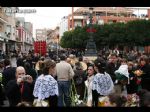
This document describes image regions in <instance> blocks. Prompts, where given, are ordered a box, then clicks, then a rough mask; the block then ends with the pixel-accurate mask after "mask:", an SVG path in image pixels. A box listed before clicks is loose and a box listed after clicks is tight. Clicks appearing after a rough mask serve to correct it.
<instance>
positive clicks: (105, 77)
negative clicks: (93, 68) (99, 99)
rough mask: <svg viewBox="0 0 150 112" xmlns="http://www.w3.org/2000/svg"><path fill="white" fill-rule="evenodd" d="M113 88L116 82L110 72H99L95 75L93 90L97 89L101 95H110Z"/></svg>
mask: <svg viewBox="0 0 150 112" xmlns="http://www.w3.org/2000/svg"><path fill="white" fill-rule="evenodd" d="M113 88H114V84H113V81H112V79H111V77H110V75H109V74H108V73H106V72H105V73H104V74H100V73H97V74H96V75H95V76H94V79H93V85H92V90H96V91H97V92H98V93H99V94H100V95H109V94H110V93H111V92H112V90H113Z"/></svg>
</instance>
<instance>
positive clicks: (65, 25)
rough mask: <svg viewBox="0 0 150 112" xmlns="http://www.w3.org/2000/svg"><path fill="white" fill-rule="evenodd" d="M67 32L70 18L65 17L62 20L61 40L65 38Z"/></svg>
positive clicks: (60, 26) (60, 28)
mask: <svg viewBox="0 0 150 112" xmlns="http://www.w3.org/2000/svg"><path fill="white" fill-rule="evenodd" d="M65 31H68V16H64V17H63V18H62V19H61V22H60V25H59V37H60V38H59V39H61V37H62V36H63V33H64V32H65Z"/></svg>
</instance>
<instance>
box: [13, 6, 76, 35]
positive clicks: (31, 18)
mask: <svg viewBox="0 0 150 112" xmlns="http://www.w3.org/2000/svg"><path fill="white" fill-rule="evenodd" d="M19 9H20V10H23V9H29V10H32V9H34V10H36V13H30V14H29V13H17V14H16V17H25V21H26V22H31V23H33V33H34V36H35V29H38V28H39V29H40V28H50V29H54V28H55V27H56V26H57V25H58V24H59V23H60V21H61V18H63V17H64V16H68V14H71V13H72V8H71V7H19ZM76 9H77V8H75V9H74V10H76Z"/></svg>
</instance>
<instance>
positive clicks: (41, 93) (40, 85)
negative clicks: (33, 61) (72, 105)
mask: <svg viewBox="0 0 150 112" xmlns="http://www.w3.org/2000/svg"><path fill="white" fill-rule="evenodd" d="M55 68H56V63H55V62H54V61H53V60H50V59H46V60H44V67H43V74H42V75H40V76H39V77H38V78H37V80H36V82H35V86H34V91H33V95H34V97H35V98H37V99H38V100H46V101H48V104H49V106H57V96H58V83H57V81H56V80H55V79H54V77H53V76H54V75H55V73H56V69H55Z"/></svg>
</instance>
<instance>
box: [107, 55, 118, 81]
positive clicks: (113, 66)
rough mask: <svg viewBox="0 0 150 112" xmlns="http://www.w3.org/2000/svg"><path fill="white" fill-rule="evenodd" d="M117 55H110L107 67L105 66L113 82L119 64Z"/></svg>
mask: <svg viewBox="0 0 150 112" xmlns="http://www.w3.org/2000/svg"><path fill="white" fill-rule="evenodd" d="M117 61H118V59H117V55H116V54H111V56H110V57H109V59H108V62H107V65H106V72H107V73H109V74H110V76H111V78H112V80H113V82H115V80H116V76H115V74H114V73H115V71H116V70H117V69H118V68H119V66H120V65H119V63H118V62H117Z"/></svg>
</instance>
